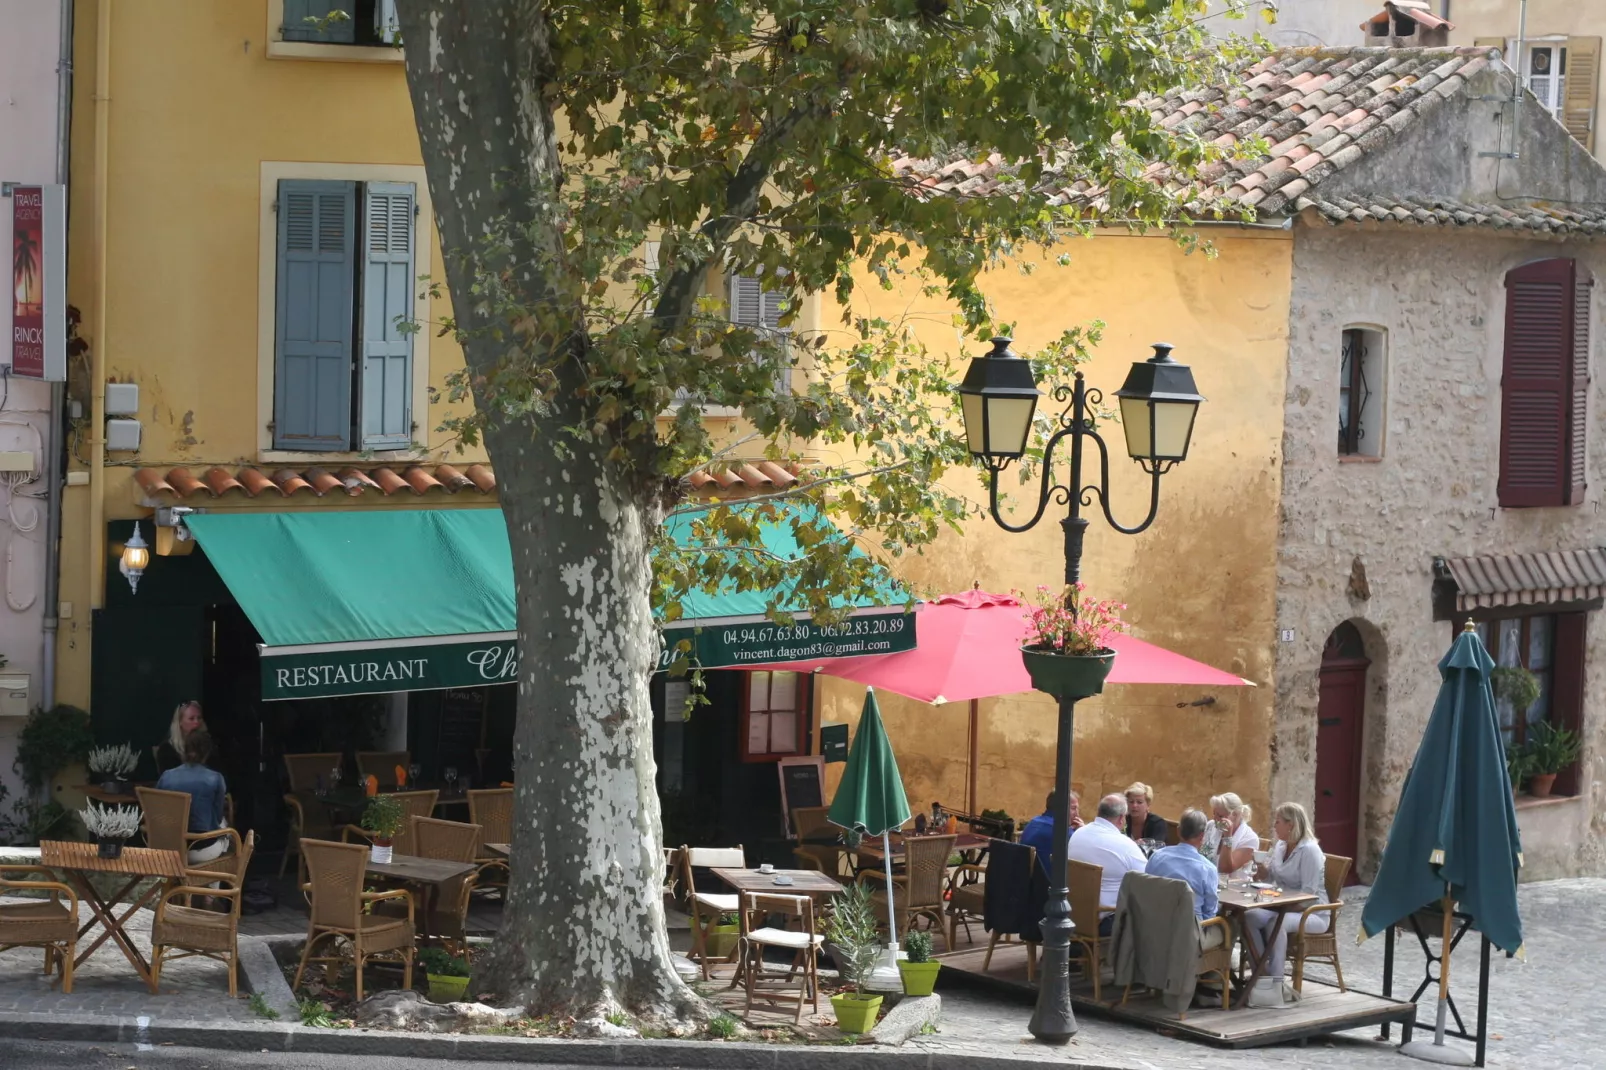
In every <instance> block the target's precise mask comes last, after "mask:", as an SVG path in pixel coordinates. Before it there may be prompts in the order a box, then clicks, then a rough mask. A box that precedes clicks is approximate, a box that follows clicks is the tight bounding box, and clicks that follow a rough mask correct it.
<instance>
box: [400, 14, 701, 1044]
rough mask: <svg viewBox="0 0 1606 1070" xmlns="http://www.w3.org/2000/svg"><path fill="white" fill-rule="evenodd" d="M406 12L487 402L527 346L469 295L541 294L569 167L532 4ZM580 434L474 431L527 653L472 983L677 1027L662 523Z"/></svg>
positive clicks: (445, 227)
mask: <svg viewBox="0 0 1606 1070" xmlns="http://www.w3.org/2000/svg"><path fill="white" fill-rule="evenodd" d="M398 9H399V14H400V17H401V28H402V38H403V41H404V42H405V48H406V53H407V77H408V83H409V86H410V88H411V91H412V98H413V107H414V111H415V114H416V118H417V121H418V128H419V136H420V140H421V142H422V146H423V154H424V161H425V165H426V169H427V171H428V174H429V183H430V191H431V194H432V196H433V199H434V203H435V212H436V216H437V223H438V226H439V228H440V234H441V240H442V245H443V248H444V252H445V256H446V267H447V278H448V281H449V283H450V286H451V292H452V296H453V305H454V309H455V312H456V315H457V316H458V317H459V319H460V321H461V323H462V326H463V327H464V329H465V330H466V331H467V332H468V333H467V341H466V343H465V347H464V348H465V353H466V356H467V360H468V365H469V369H470V371H471V372H472V373H473V374H474V375H475V376H476V377H477V379H476V384H475V398H476V403H477V404H478V405H479V406H480V411H481V412H482V413H495V412H496V411H497V408H498V407H497V406H496V405H495V404H494V401H495V398H494V396H492V395H495V394H496V392H497V390H498V389H499V388H497V387H492V386H487V385H486V382H485V379H484V377H487V376H490V375H491V374H492V373H493V372H494V371H495V370H496V369H497V368H498V366H499V364H501V362H502V361H503V360H504V359H505V358H506V357H507V356H508V355H509V353H510V351H512V349H513V348H514V347H515V346H517V345H520V344H527V342H526V341H521V340H520V339H519V337H518V335H517V333H516V332H515V331H510V330H506V329H504V330H502V331H500V332H499V333H498V335H497V336H493V334H492V333H491V332H489V331H487V330H486V328H488V327H493V326H500V327H503V328H506V327H507V326H508V324H507V323H506V320H508V319H511V318H514V316H513V314H511V313H509V312H508V310H507V307H506V306H503V305H498V306H496V307H492V306H491V303H487V304H485V305H481V304H478V303H477V302H478V300H479V299H478V298H476V297H475V296H474V294H473V292H472V290H471V287H472V285H473V284H474V282H475V280H476V278H477V276H478V274H479V273H480V272H483V271H490V272H492V273H495V274H497V275H499V276H500V277H501V278H502V279H503V284H504V285H506V286H508V287H509V288H510V289H511V290H512V293H511V294H510V299H511V300H510V302H509V304H510V305H512V306H518V305H523V306H525V307H533V306H536V305H538V304H541V303H542V302H544V301H547V299H548V295H549V294H551V292H552V290H553V288H552V287H551V286H550V285H549V280H548V278H547V277H546V276H544V275H543V271H544V270H549V269H548V268H543V266H542V265H543V264H550V263H551V261H550V260H547V259H546V258H545V257H544V256H543V253H544V252H545V251H548V250H552V249H555V248H556V247H557V245H558V239H557V235H556V234H554V233H552V232H551V227H550V225H546V226H543V224H542V222H541V220H540V218H539V209H538V208H536V207H535V206H534V204H533V202H534V201H535V200H536V199H537V198H538V195H539V194H540V193H541V192H542V191H551V190H552V189H553V188H554V186H555V185H556V183H557V182H559V181H560V175H561V163H560V160H559V158H558V151H557V146H556V144H555V141H554V137H553V118H552V112H551V108H550V106H549V105H548V102H546V101H544V100H543V99H542V96H541V88H540V87H541V81H542V79H541V77H540V73H541V71H543V70H545V69H546V68H547V66H548V61H549V58H550V56H549V51H548V45H547V42H548V39H547V34H546V28H545V22H544V18H543V10H544V6H543V5H542V4H540V3H537V2H534V0H400V3H399V4H398ZM493 232H494V233H498V234H504V233H518V234H521V235H523V236H524V237H523V241H525V242H527V243H528V244H527V245H523V246H519V245H515V246H514V248H513V251H512V254H511V256H509V257H508V258H506V259H503V260H500V261H496V262H485V261H483V260H480V259H478V258H479V257H480V256H482V255H483V251H482V248H481V246H480V245H479V244H478V243H479V242H480V241H481V240H482V239H483V237H484V236H485V235H486V234H487V233H493ZM545 307H550V306H549V305H548V306H545ZM496 321H502V322H500V323H498V322H496ZM525 411H527V410H525ZM575 425H580V426H586V421H585V419H584V414H583V412H581V410H580V409H579V407H578V403H577V402H575V401H573V400H572V397H571V396H569V395H566V394H563V393H560V395H559V397H558V398H557V411H554V412H551V413H550V414H547V415H544V416H542V417H541V418H539V419H534V418H531V417H529V416H526V415H520V416H518V417H516V418H501V419H498V418H497V417H495V416H494V415H493V416H492V417H491V419H490V422H489V426H488V427H487V429H486V431H485V440H486V445H487V448H488V450H489V453H490V456H491V460H492V462H493V463H494V464H495V466H496V476H497V485H498V488H499V493H500V497H501V504H502V509H503V513H504V515H505V516H506V519H507V525H508V537H509V541H510V542H511V544H512V548H513V572H514V578H515V580H516V581H517V584H518V612H519V644H520V665H519V680H518V723H517V728H516V729H515V734H514V762H513V767H514V781H515V783H516V785H517V786H516V788H515V820H514V828H513V854H512V876H511V882H510V887H509V890H508V902H507V908H506V910H505V912H504V915H503V923H502V930H501V932H500V934H499V935H498V938H497V940H496V941H495V943H494V945H493V947H492V950H491V953H490V954H489V955H487V956H484V957H482V958H481V959H480V960H479V961H478V962H476V964H475V981H476V984H475V987H476V990H477V991H487V992H491V993H494V994H495V995H496V996H497V997H498V998H499V999H500V1000H502V1001H506V1002H509V1003H518V1004H523V1005H526V1006H528V1007H529V1008H530V1010H531V1011H532V1012H534V1013H540V1014H553V1013H555V1014H573V1015H576V1016H577V1017H580V1018H582V1019H586V1018H591V1019H594V1018H596V1017H598V1016H600V1015H601V1014H604V1013H607V1012H610V1011H613V1010H615V1009H620V1010H624V1011H626V1012H628V1013H630V1014H633V1015H636V1016H638V1017H639V1018H642V1019H646V1020H649V1021H657V1022H673V1021H683V1020H686V1019H688V1018H694V1017H698V1016H699V1015H700V1014H701V1013H702V1005H701V1002H700V1001H699V1000H698V999H697V998H696V996H695V995H694V994H693V993H692V992H691V991H690V989H688V988H687V987H686V986H685V984H684V983H683V982H681V981H680V979H679V978H678V976H677V975H676V973H675V970H674V967H673V964H672V962H671V959H670V952H669V943H668V934H667V930H666V928H665V924H664V914H663V905H662V887H663V860H662V854H661V851H660V841H661V832H660V825H659V811H658V797H657V794H656V789H655V784H654V780H655V777H654V765H653V758H652V728H651V706H650V702H649V698H648V690H647V688H648V681H649V679H650V674H651V672H652V669H653V668H654V664H655V662H656V656H657V650H658V641H659V640H658V635H657V631H656V628H655V627H654V623H653V620H652V613H651V605H650V601H649V582H650V563H649V560H648V556H647V544H648V540H649V538H650V536H651V533H652V531H653V530H654V529H655V528H656V527H657V525H658V524H659V522H660V519H661V517H660V514H659V507H658V504H657V496H656V491H655V490H654V488H653V487H652V486H651V485H650V484H649V483H647V482H645V481H640V480H638V479H634V478H632V477H631V476H629V475H628V474H627V472H626V471H625V470H624V469H623V468H621V467H620V466H617V465H614V464H612V463H611V462H609V461H608V460H607V459H606V457H605V453H606V449H605V447H601V446H588V445H586V444H585V443H579V442H576V441H575V440H574V439H573V438H572V437H568V436H566V435H564V434H563V433H562V429H563V428H564V427H572V426H575ZM560 444H561V445H562V447H563V448H564V451H565V452H564V453H563V454H562V455H561V456H560V452H559V446H560Z"/></svg>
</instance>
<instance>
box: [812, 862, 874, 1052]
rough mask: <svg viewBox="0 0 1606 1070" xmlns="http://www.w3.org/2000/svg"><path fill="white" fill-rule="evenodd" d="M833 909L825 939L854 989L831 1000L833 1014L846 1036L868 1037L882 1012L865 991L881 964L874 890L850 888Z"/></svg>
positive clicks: (837, 965)
mask: <svg viewBox="0 0 1606 1070" xmlns="http://www.w3.org/2000/svg"><path fill="white" fill-rule="evenodd" d="M831 905H832V914H831V922H830V924H829V925H828V926H827V927H826V934H825V938H826V941H827V942H828V943H829V944H830V949H831V958H832V959H833V960H835V962H836V968H837V972H838V973H840V974H841V975H842V979H843V980H844V981H846V982H848V983H849V984H851V985H852V986H853V991H852V992H842V993H839V994H838V995H835V996H832V997H831V1010H833V1011H834V1012H836V1024H837V1027H838V1028H839V1029H841V1030H842V1032H844V1033H866V1032H869V1030H870V1027H871V1026H873V1025H875V1020H876V1015H877V1014H878V1013H879V1012H880V1010H881V997H880V996H872V995H870V994H869V993H867V992H866V991H865V990H864V986H865V983H866V982H868V981H869V980H870V975H871V974H872V973H874V972H875V968H876V963H878V962H879V961H880V960H881V937H880V934H879V933H878V932H877V931H876V918H875V910H874V908H873V907H872V906H871V903H870V889H869V887H868V886H866V885H863V884H850V885H848V889H847V891H845V892H843V893H842V894H841V895H838V896H836V897H835V898H834V899H833V900H832V902H831Z"/></svg>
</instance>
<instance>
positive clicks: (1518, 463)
mask: <svg viewBox="0 0 1606 1070" xmlns="http://www.w3.org/2000/svg"><path fill="white" fill-rule="evenodd" d="M1593 285H1594V282H1593V280H1592V279H1591V278H1590V276H1589V273H1588V272H1587V271H1586V270H1584V269H1583V268H1582V267H1580V266H1579V265H1578V264H1577V263H1576V262H1575V261H1573V260H1566V259H1557V260H1540V261H1536V262H1534V263H1532V264H1524V265H1523V266H1522V267H1519V268H1515V269H1514V270H1512V271H1511V272H1509V273H1507V275H1506V337H1505V366H1504V370H1503V373H1502V377H1501V383H1500V391H1501V401H1500V486H1499V501H1500V504H1501V505H1502V506H1504V507H1506V508H1526V507H1534V506H1547V505H1579V504H1581V503H1582V502H1583V500H1584V490H1585V481H1584V476H1585V446H1586V433H1587V429H1588V424H1587V420H1586V417H1587V414H1588V402H1589V317H1590V307H1589V302H1590V290H1591V288H1592V287H1593Z"/></svg>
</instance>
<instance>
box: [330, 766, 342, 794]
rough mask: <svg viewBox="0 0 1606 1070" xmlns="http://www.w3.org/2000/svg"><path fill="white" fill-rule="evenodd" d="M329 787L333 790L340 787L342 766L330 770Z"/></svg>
mask: <svg viewBox="0 0 1606 1070" xmlns="http://www.w3.org/2000/svg"><path fill="white" fill-rule="evenodd" d="M329 786H330V787H331V788H339V787H340V766H338V765H337V766H335V767H334V768H333V769H331V770H329Z"/></svg>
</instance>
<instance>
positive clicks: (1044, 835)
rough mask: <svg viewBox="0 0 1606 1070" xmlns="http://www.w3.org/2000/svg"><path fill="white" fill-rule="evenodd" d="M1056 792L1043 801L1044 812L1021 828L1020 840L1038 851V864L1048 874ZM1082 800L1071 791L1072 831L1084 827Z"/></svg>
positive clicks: (1045, 874) (1052, 844)
mask: <svg viewBox="0 0 1606 1070" xmlns="http://www.w3.org/2000/svg"><path fill="white" fill-rule="evenodd" d="M1054 796H1055V793H1054V792H1052V791H1051V792H1049V793H1048V798H1047V799H1045V800H1044V801H1043V812H1042V813H1040V814H1038V815H1037V816H1036V817H1034V818H1032V819H1031V820H1030V821H1028V822H1026V827H1025V828H1024V829H1021V833H1020V842H1021V843H1023V844H1025V845H1026V846H1027V847H1031V848H1033V849H1035V850H1036V851H1037V864H1038V865H1039V866H1042V867H1043V875H1044V876H1045V877H1046V876H1047V875H1048V860H1049V858H1050V856H1051V855H1052V854H1053V851H1054ZM1081 807H1082V800H1081V799H1080V798H1079V797H1078V796H1077V794H1076V792H1074V791H1073V792H1071V814H1070V818H1071V833H1072V834H1073V835H1074V834H1075V833H1076V830H1077V829H1079V828H1081V827H1082V810H1081Z"/></svg>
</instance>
